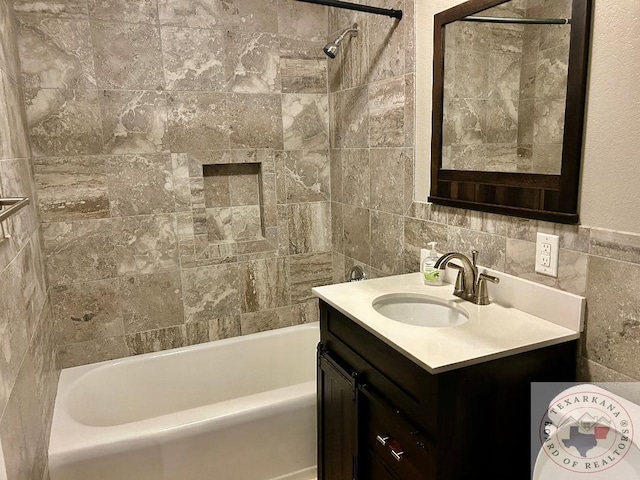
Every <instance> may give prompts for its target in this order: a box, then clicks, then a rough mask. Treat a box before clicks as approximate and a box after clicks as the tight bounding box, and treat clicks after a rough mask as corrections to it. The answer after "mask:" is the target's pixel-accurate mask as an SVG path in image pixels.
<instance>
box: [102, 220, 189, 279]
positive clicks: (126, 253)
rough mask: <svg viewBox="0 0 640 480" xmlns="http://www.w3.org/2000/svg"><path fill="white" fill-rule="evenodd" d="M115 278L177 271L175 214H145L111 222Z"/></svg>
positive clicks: (178, 262)
mask: <svg viewBox="0 0 640 480" xmlns="http://www.w3.org/2000/svg"><path fill="white" fill-rule="evenodd" d="M113 226H114V233H113V237H114V238H113V242H114V251H115V256H116V262H117V272H118V275H120V276H124V275H145V274H151V273H161V272H170V271H174V270H178V269H179V267H180V261H179V256H178V239H177V233H176V219H175V215H147V216H139V217H123V218H117V219H114V220H113Z"/></svg>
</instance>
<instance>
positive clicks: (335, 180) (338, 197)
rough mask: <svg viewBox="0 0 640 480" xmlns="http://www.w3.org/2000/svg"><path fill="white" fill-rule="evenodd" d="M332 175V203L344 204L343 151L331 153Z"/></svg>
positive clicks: (334, 150) (333, 150) (332, 151)
mask: <svg viewBox="0 0 640 480" xmlns="http://www.w3.org/2000/svg"><path fill="white" fill-rule="evenodd" d="M329 162H330V168H329V170H330V174H331V201H332V202H342V150H336V149H332V150H330V151H329Z"/></svg>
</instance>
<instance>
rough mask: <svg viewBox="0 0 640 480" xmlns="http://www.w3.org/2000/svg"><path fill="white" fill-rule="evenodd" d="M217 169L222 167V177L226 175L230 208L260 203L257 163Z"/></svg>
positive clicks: (258, 167) (225, 166)
mask: <svg viewBox="0 0 640 480" xmlns="http://www.w3.org/2000/svg"><path fill="white" fill-rule="evenodd" d="M219 167H222V169H221V170H222V175H226V176H227V178H228V180H229V201H230V203H231V206H234V207H235V206H241V205H258V204H259V203H260V184H259V175H260V166H259V165H258V164H257V163H253V164H249V163H245V164H237V165H224V166H219ZM205 195H206V191H205Z"/></svg>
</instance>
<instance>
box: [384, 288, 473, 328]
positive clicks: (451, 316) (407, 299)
mask: <svg viewBox="0 0 640 480" xmlns="http://www.w3.org/2000/svg"><path fill="white" fill-rule="evenodd" d="M372 306H373V309H374V310H375V311H376V312H378V313H379V314H381V315H384V316H385V317H387V318H389V319H391V320H395V321H396V322H401V323H406V324H409V325H416V326H420V327H453V326H455V325H461V324H463V323H465V322H466V321H467V320H469V313H468V312H467V311H466V310H465V309H463V308H462V307H460V306H458V305H456V304H455V303H453V302H450V301H447V300H443V299H441V298H438V297H432V296H431V295H423V294H420V293H391V294H388V295H381V296H380V297H377V298H375V299H374V300H373V302H372Z"/></svg>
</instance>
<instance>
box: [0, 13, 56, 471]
mask: <svg viewBox="0 0 640 480" xmlns="http://www.w3.org/2000/svg"><path fill="white" fill-rule="evenodd" d="M15 31H16V22H15V19H14V16H13V13H12V11H11V4H10V1H8V0H0V196H1V197H23V196H26V197H30V198H31V199H32V200H33V202H32V203H31V204H30V205H28V206H27V207H25V208H23V209H22V210H21V211H20V212H18V213H17V214H16V215H15V216H13V217H11V218H10V219H9V220H7V221H5V222H3V224H2V228H3V231H4V234H6V235H9V237H8V238H7V239H2V238H3V237H4V235H1V236H0V442H1V443H2V448H1V449H0V452H3V453H4V463H5V464H6V473H7V476H8V478H9V479H11V480H14V479H15V480H39V479H41V478H48V472H47V468H46V464H47V460H46V452H47V445H48V432H49V428H50V422H51V415H52V411H53V401H54V398H55V390H56V386H57V378H58V371H57V370H56V368H55V344H54V337H53V314H52V308H51V304H50V302H49V296H48V284H47V281H46V275H45V266H44V261H43V259H44V255H43V253H42V233H41V230H40V220H39V217H38V212H37V208H36V204H37V202H36V199H35V196H36V190H35V187H34V178H33V172H32V167H31V158H30V157H31V151H30V148H29V139H28V136H27V133H26V132H27V127H26V116H25V112H24V106H23V101H22V97H23V85H22V79H21V76H20V67H19V63H18V48H17V45H16V39H15ZM0 463H2V462H0ZM0 468H2V467H1V466H0ZM3 473H4V472H3ZM0 476H2V474H1V473H0Z"/></svg>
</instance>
